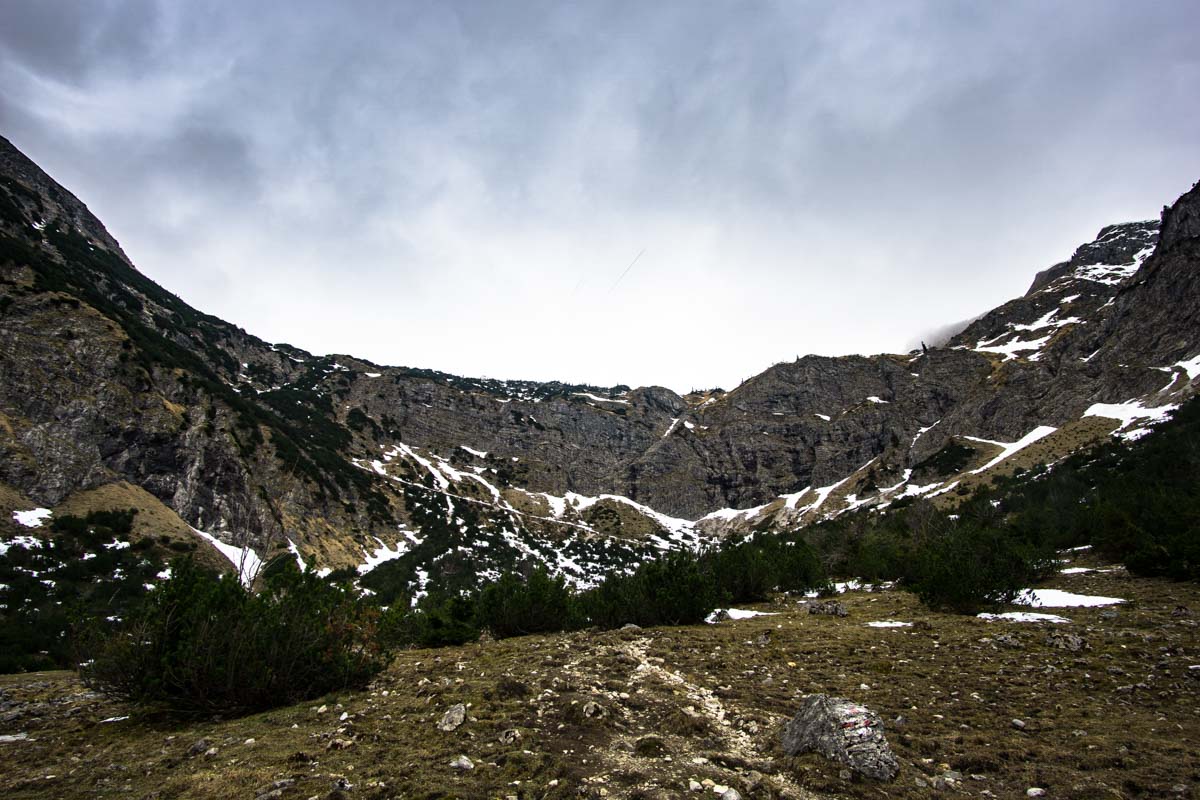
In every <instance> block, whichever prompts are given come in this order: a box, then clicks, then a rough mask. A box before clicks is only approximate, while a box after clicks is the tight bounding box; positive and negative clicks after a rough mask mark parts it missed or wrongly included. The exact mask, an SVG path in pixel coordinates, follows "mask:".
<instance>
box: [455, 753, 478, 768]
mask: <svg viewBox="0 0 1200 800" xmlns="http://www.w3.org/2000/svg"><path fill="white" fill-rule="evenodd" d="M450 769H461V770H463V771H466V770H469V769H475V764H474V762H472V761H471V759H469V758H467V757H466V756H459V757H458V758H456V759H454V760H453V761H451V762H450Z"/></svg>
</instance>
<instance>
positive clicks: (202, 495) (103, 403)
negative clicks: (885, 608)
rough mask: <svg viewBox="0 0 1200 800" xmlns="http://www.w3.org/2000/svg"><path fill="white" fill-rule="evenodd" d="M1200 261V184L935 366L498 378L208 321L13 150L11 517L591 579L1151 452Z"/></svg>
mask: <svg viewBox="0 0 1200 800" xmlns="http://www.w3.org/2000/svg"><path fill="white" fill-rule="evenodd" d="M1197 265H1200V189H1195V188H1194V189H1193V190H1192V191H1191V192H1189V193H1188V194H1186V195H1184V196H1183V197H1182V198H1180V199H1179V201H1177V202H1176V203H1175V204H1174V205H1173V206H1172V207H1171V208H1169V209H1167V210H1165V211H1164V216H1163V221H1162V223H1161V225H1160V223H1157V222H1141V223H1130V224H1124V225H1114V226H1110V227H1108V228H1105V229H1104V230H1102V231H1101V232H1100V234H1099V236H1098V237H1097V239H1096V241H1094V242H1091V243H1089V244H1086V245H1084V246H1082V247H1080V248H1079V250H1077V251H1076V253H1075V255H1074V256H1073V257H1072V258H1071V259H1070V260H1069V261H1067V262H1064V263H1062V264H1059V265H1056V266H1054V267H1051V268H1050V269H1048V270H1045V271H1043V272H1041V273H1039V274H1038V275H1037V278H1036V280H1035V281H1034V283H1033V286H1032V287H1031V288H1030V290H1029V292H1028V293H1027V294H1026V295H1025V296H1023V297H1021V298H1017V299H1015V300H1013V301H1011V302H1009V303H1006V304H1005V305H1003V306H1001V307H999V308H997V309H996V310H994V311H992V312H990V313H989V314H987V315H985V316H983V317H981V318H980V319H978V320H976V321H975V322H973V323H971V324H970V325H969V326H967V327H966V329H965V330H963V331H962V332H961V333H959V334H958V335H956V336H954V337H953V338H952V339H951V340H950V341H949V342H948V343H947V345H946V346H944V347H938V348H934V349H930V350H928V351H927V352H921V351H916V352H913V353H908V354H892V355H876V356H846V357H840V358H824V357H815V356H809V357H805V358H801V359H799V360H797V361H795V362H792V363H784V364H777V365H775V366H773V367H771V368H770V369H768V370H766V371H765V372H763V373H762V374H760V375H758V376H756V377H754V378H752V379H750V380H749V381H747V382H745V383H744V384H742V385H741V386H739V387H737V388H736V389H734V390H732V391H729V392H721V391H714V392H710V393H705V394H703V395H699V394H697V395H688V396H679V395H677V394H675V393H674V392H671V391H670V390H667V389H664V388H661V387H643V388H636V389H631V388H629V387H624V386H621V387H611V388H601V387H594V386H571V385H565V384H559V383H549V384H546V383H532V382H522V381H495V380H476V379H469V378H461V377H458V376H453V375H448V374H444V373H440V372H435V371H432V370H424V369H413V368H407V367H387V366H381V365H377V364H373V363H370V362H367V361H363V360H361V359H356V358H353V357H351V356H340V355H339V356H314V355H312V354H310V353H307V352H305V351H303V350H300V349H298V348H294V347H290V346H288V345H285V344H271V343H267V342H264V341H262V340H260V339H258V338H256V337H255V336H253V335H252V334H250V333H247V332H246V331H243V330H241V329H240V328H237V327H236V326H233V325H230V324H228V323H226V322H223V321H222V320H219V319H217V318H215V317H212V316H209V315H206V314H203V313H202V312H199V311H197V310H195V309H193V308H191V307H190V306H188V305H187V304H186V303H185V302H183V301H182V300H181V299H179V298H178V297H176V296H174V295H172V294H170V293H169V292H168V291H166V290H165V289H163V288H162V287H160V286H158V285H157V284H155V283H154V282H152V281H150V280H149V279H147V278H146V277H145V276H143V275H142V274H141V273H139V272H137V270H136V269H135V268H134V266H133V265H132V264H131V263H130V261H129V259H128V258H127V257H126V256H125V254H124V253H123V252H122V251H121V249H120V247H119V245H118V244H117V243H116V241H114V240H113V239H112V237H111V236H109V234H108V233H107V232H106V231H105V229H104V227H103V225H101V223H100V222H99V221H98V220H96V219H95V217H94V216H92V215H91V214H90V213H89V212H88V211H87V209H86V207H85V206H84V205H83V204H82V203H81V202H80V201H79V200H78V199H76V198H75V197H74V196H73V195H71V194H70V193H69V192H68V191H67V190H65V189H63V188H62V187H61V186H59V185H58V184H56V183H55V182H54V181H53V180H52V179H51V178H50V177H49V176H47V175H46V174H45V173H44V172H42V171H41V170H40V169H39V168H38V167H37V166H36V165H35V164H33V163H32V162H31V161H29V160H28V159H27V158H25V156H23V155H22V154H21V153H20V152H19V151H17V150H16V149H15V148H14V147H13V146H12V145H11V144H10V143H9V142H7V140H3V139H0V454H2V455H0V501H3V505H4V508H3V509H2V510H4V511H5V512H6V513H5V514H4V516H3V519H2V520H0V525H4V526H8V530H7V533H8V534H10V535H11V534H12V533H13V532H14V529H15V528H16V527H17V526H16V525H15V523H14V522H12V521H11V520H10V516H9V513H7V512H9V511H16V510H28V509H31V508H34V507H38V506H42V507H47V508H54V507H56V506H59V505H60V504H62V503H64V502H66V501H69V500H70V499H71V498H72V497H74V496H76V495H77V494H78V493H80V492H86V491H89V490H95V489H97V488H98V487H103V486H106V485H109V484H115V483H120V482H127V483H129V484H132V485H133V486H137V487H141V488H142V489H144V490H145V491H146V492H148V493H149V495H151V496H152V497H153V498H155V499H156V501H157V502H159V503H161V504H162V505H163V506H165V507H166V508H167V509H170V511H171V512H174V514H177V515H178V517H179V518H181V520H182V523H180V524H183V523H186V524H187V525H189V526H191V527H192V528H194V529H198V530H201V531H204V532H206V533H208V534H210V535H212V536H213V537H216V539H217V540H218V541H220V542H222V543H224V544H227V545H233V547H232V548H231V549H230V552H232V553H234V554H237V553H241V554H242V556H243V558H245V557H249V556H252V560H253V561H254V562H255V563H257V562H258V561H259V560H267V559H269V558H271V557H274V556H277V555H281V554H287V553H291V554H293V556H294V557H297V558H302V559H304V558H310V559H313V560H314V561H315V563H316V565H317V566H319V567H323V568H357V569H358V571H359V572H366V571H368V570H371V569H373V568H376V567H379V566H380V565H384V564H386V565H387V566H386V569H387V570H389V571H391V572H392V573H394V575H395V576H398V578H399V579H400V580H403V581H407V582H408V584H409V585H410V586H411V588H412V590H414V591H421V590H423V589H425V588H426V586H427V585H428V584H429V582H430V581H437V582H439V583H446V582H449V583H450V584H451V585H453V584H454V582H456V581H457V582H459V583H462V584H467V583H472V582H475V581H477V580H478V576H479V575H484V576H487V575H494V574H497V573H498V572H499V571H500V570H502V569H507V568H511V567H513V566H516V565H519V564H531V563H545V564H547V565H549V566H550V567H551V568H552V569H554V570H555V571H558V572H561V573H563V574H565V575H567V576H568V577H569V578H571V579H572V580H573V581H575V582H577V583H588V582H591V581H593V580H594V579H595V578H596V577H597V576H598V575H600V574H602V573H603V571H604V570H607V569H612V568H615V567H620V566H624V565H628V564H629V563H631V562H633V561H636V560H639V559H643V558H646V557H648V556H649V555H651V554H653V553H654V552H657V551H658V550H661V549H664V548H673V547H684V546H697V545H698V544H701V543H702V542H704V541H705V540H707V539H710V538H712V537H719V536H723V535H727V534H728V533H730V532H732V531H747V530H752V529H756V528H762V527H771V526H774V527H780V526H788V525H796V524H803V523H804V522H806V521H808V520H811V519H814V518H816V517H817V516H820V515H828V514H833V513H839V512H841V511H843V510H845V509H848V508H858V507H863V506H881V505H886V504H889V503H891V502H895V501H896V500H898V499H900V498H903V497H913V496H926V497H935V498H941V500H939V502H944V501H946V500H948V499H951V498H953V497H954V496H955V493H956V492H965V491H969V489H970V487H971V486H972V485H975V484H977V483H979V482H980V481H982V480H986V479H987V478H988V477H989V475H990V474H991V473H993V472H995V471H996V470H1011V469H1014V468H1017V467H1019V466H1022V465H1025V466H1028V465H1029V464H1032V463H1036V462H1038V461H1042V462H1050V461H1052V460H1054V459H1055V458H1058V457H1061V455H1063V454H1064V453H1066V452H1068V451H1070V450H1072V449H1074V448H1077V447H1079V446H1082V445H1084V444H1086V443H1088V442H1090V441H1095V440H1097V439H1099V438H1101V437H1104V436H1108V435H1109V434H1111V433H1113V432H1114V431H1119V432H1120V433H1122V434H1123V435H1128V434H1130V433H1131V432H1134V433H1136V430H1137V429H1138V427H1139V426H1140V425H1141V424H1142V422H1141V421H1146V420H1151V419H1153V418H1154V417H1155V416H1157V415H1161V413H1162V409H1165V408H1167V407H1169V406H1170V405H1171V404H1173V403H1176V402H1178V401H1179V400H1180V399H1181V398H1182V397H1184V396H1185V395H1188V394H1190V393H1191V392H1192V391H1193V388H1194V387H1193V382H1194V380H1195V378H1196V377H1198V376H1200V356H1198V355H1197V354H1198V353H1200V336H1198V335H1197V333H1196V331H1197V330H1200V327H1198V326H1197V319H1196V317H1197V314H1198V313H1200V297H1198V291H1200V282H1198V281H1197ZM156 513H158V512H156ZM4 533H5V531H3V530H0V534H4ZM381 568H382V567H381Z"/></svg>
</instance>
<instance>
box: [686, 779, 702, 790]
mask: <svg viewBox="0 0 1200 800" xmlns="http://www.w3.org/2000/svg"><path fill="white" fill-rule="evenodd" d="M688 791H689V792H702V791H704V787H703V786H701V785H700V782H699V781H697V780H696V779H695V778H692V779H690V780H689V781H688Z"/></svg>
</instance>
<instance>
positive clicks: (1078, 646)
mask: <svg viewBox="0 0 1200 800" xmlns="http://www.w3.org/2000/svg"><path fill="white" fill-rule="evenodd" d="M1046 646H1047V647H1057V648H1058V649H1059V650H1067V651H1068V652H1071V653H1077V652H1079V651H1080V650H1086V649H1088V643H1087V640H1086V639H1084V638H1083V637H1082V636H1080V635H1078V634H1075V633H1060V632H1058V631H1055V632H1054V633H1051V634H1049V635H1047V636H1046Z"/></svg>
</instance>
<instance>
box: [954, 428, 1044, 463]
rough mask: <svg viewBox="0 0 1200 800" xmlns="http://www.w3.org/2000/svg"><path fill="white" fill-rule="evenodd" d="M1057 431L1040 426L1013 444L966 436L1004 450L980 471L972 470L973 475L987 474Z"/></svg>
mask: <svg viewBox="0 0 1200 800" xmlns="http://www.w3.org/2000/svg"><path fill="white" fill-rule="evenodd" d="M1057 430H1058V428H1052V427H1050V426H1049V425H1039V426H1038V427H1036V428H1034V429H1033V430H1032V431H1030V432H1029V433H1027V434H1025V435H1024V436H1022V437H1021V438H1020V439H1018V440H1017V441H1015V442H1012V443H1008V442H994V441H992V440H990V439H977V438H976V437H974V436H964V437H963V438H964V439H970V440H971V441H972V442H983V443H984V444H994V445H996V446H997V447H1000V448H1002V450H1001V452H1000V455H998V456H996V457H995V458H993V459H992V460H991V461H989V462H987V463H986V464H984V465H983V466H982V467H980V468H979V469H973V470H971V474H972V475H978V474H979V473H981V472H985V471H987V470H989V469H991V468H992V467H994V466H996V465H997V464H999V463H1000V462H1001V461H1004V460H1005V459H1007V458H1008V457H1009V456H1012V455H1013V454H1015V453H1017V452H1019V451H1021V450H1024V449H1025V448H1026V447H1028V446H1029V445H1031V444H1033V443H1034V442H1036V441H1037V440H1039V439H1043V438H1045V437H1047V436H1049V435H1050V434H1052V433H1054V432H1055V431H1057Z"/></svg>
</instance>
